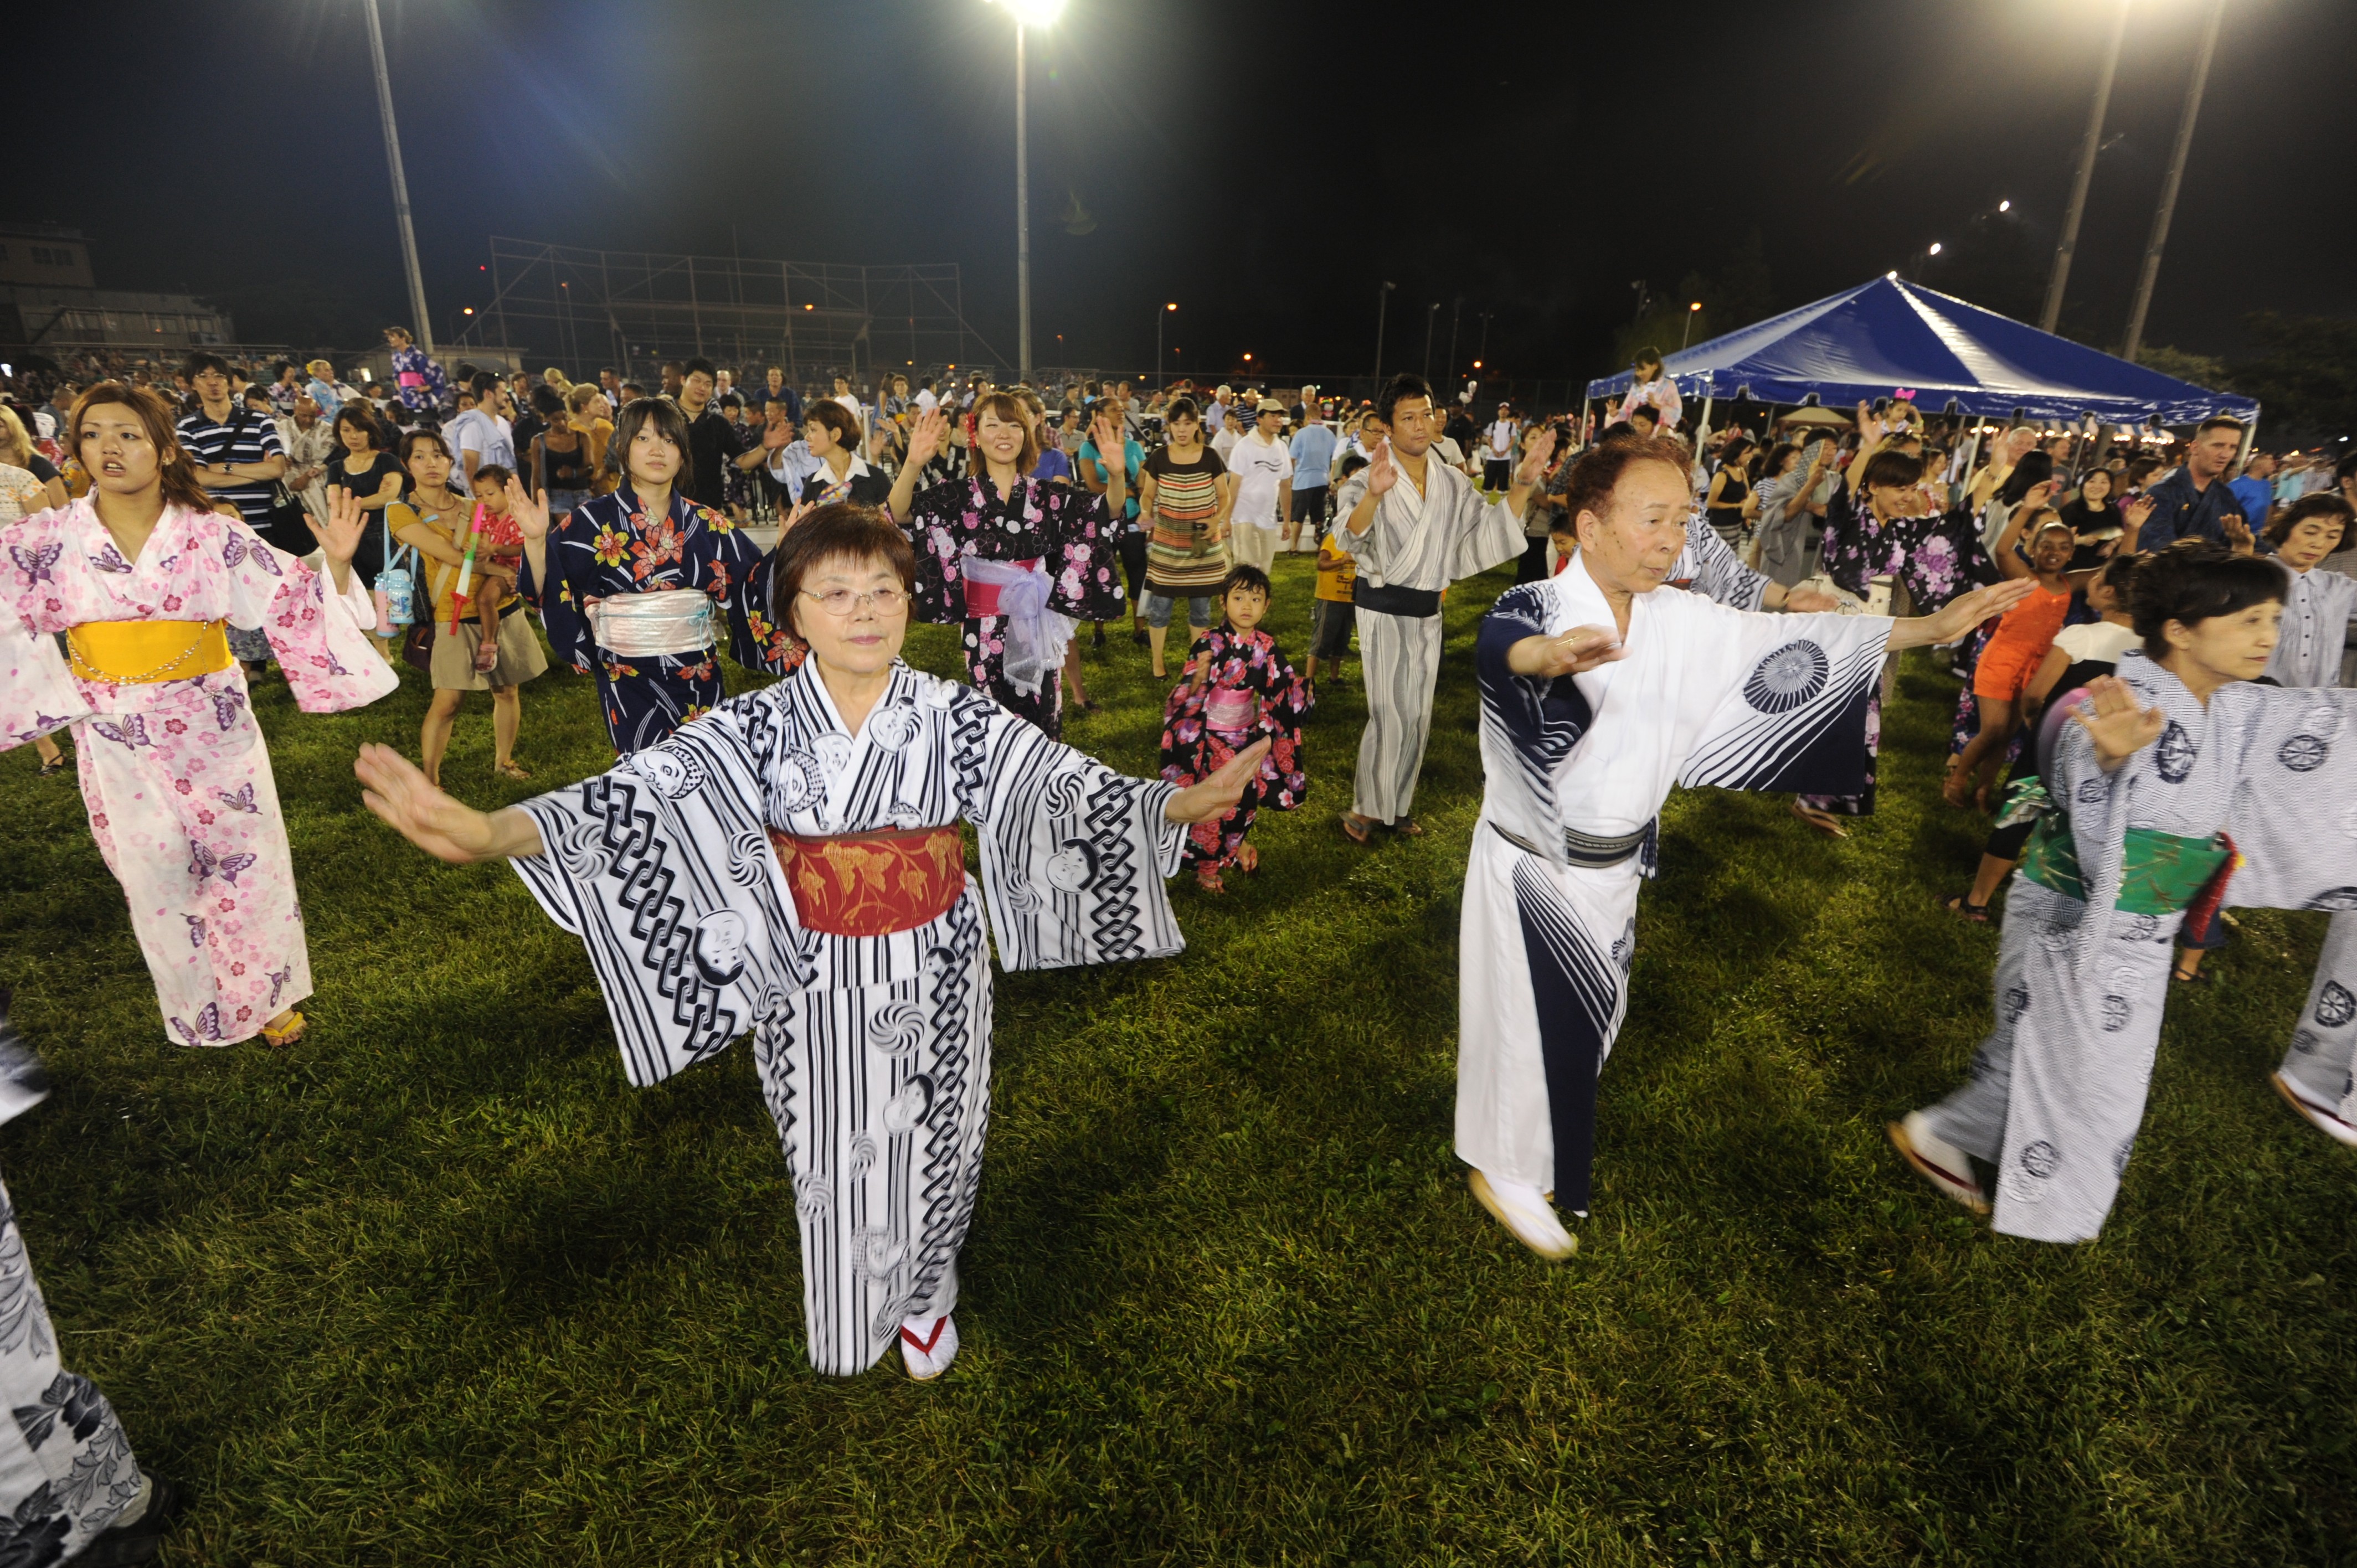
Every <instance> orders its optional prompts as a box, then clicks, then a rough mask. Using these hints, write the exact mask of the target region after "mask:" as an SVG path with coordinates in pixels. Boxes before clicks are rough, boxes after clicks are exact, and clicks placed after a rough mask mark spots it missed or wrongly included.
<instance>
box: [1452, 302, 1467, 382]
mask: <svg viewBox="0 0 2357 1568" xmlns="http://www.w3.org/2000/svg"><path fill="white" fill-rule="evenodd" d="M1464 315H1465V296H1464V295H1461V294H1460V295H1458V296H1457V303H1456V304H1454V305H1452V306H1449V307H1448V384H1449V385H1450V386H1452V387H1453V386H1455V385H1456V384H1457V323H1458V320H1459V319H1461V318H1462V317H1464ZM1450 395H1451V396H1454V395H1455V394H1454V393H1451V394H1450Z"/></svg>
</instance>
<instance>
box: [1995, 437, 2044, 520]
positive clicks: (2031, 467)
mask: <svg viewBox="0 0 2357 1568" xmlns="http://www.w3.org/2000/svg"><path fill="white" fill-rule="evenodd" d="M2053 477H2054V459H2053V458H2052V457H2050V456H2048V455H2047V454H2046V453H2044V452H2041V451H2039V450H2038V449H2036V448H2035V447H2033V448H2031V449H2030V450H2029V451H2028V452H2025V453H2023V454H2022V456H2021V461H2020V462H2018V463H2016V464H2015V465H2014V466H2013V472H2012V473H2010V474H2007V476H2006V477H2005V483H2004V484H2002V485H1999V486H1998V487H1997V491H1996V499H1998V500H2000V501H2003V502H2004V503H2005V504H2006V505H2007V506H2009V507H2015V506H2019V505H2020V504H2021V501H2022V498H2023V497H2025V496H2027V495H2028V494H2029V491H2030V489H2031V487H2033V486H2036V485H2042V484H2044V483H2045V482H2046V481H2047V480H2049V479H2050V478H2053Z"/></svg>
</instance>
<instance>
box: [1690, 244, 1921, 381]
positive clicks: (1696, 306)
mask: <svg viewBox="0 0 2357 1568" xmlns="http://www.w3.org/2000/svg"><path fill="white" fill-rule="evenodd" d="M1932 249H1933V250H1938V249H1939V247H1938V246H1936V245H1934V246H1933V247H1932ZM1701 313H1702V301H1701V300H1698V299H1697V300H1695V302H1694V303H1693V304H1692V305H1689V306H1686V329H1685V330H1684V331H1683V332H1681V333H1679V334H1678V352H1679V353H1681V354H1683V353H1684V352H1685V351H1686V344H1687V343H1688V342H1689V341H1690V340H1691V339H1692V338H1694V324H1695V317H1696V316H1698V315H1700V314H1701Z"/></svg>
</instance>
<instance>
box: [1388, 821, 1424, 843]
mask: <svg viewBox="0 0 2357 1568" xmlns="http://www.w3.org/2000/svg"><path fill="white" fill-rule="evenodd" d="M1392 832H1395V833H1397V834H1399V836H1400V837H1402V838H1404V839H1420V838H1422V837H1423V836H1424V824H1423V823H1422V822H1417V821H1416V820H1415V818H1414V817H1402V818H1401V819H1400V820H1399V821H1398V822H1394V823H1393V824H1392Z"/></svg>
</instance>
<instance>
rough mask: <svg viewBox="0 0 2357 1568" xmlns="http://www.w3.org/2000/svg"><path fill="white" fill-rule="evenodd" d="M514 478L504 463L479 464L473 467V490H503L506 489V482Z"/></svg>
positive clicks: (512, 472) (513, 474) (511, 471)
mask: <svg viewBox="0 0 2357 1568" xmlns="http://www.w3.org/2000/svg"><path fill="white" fill-rule="evenodd" d="M512 478H515V473H514V471H513V470H512V469H511V468H510V467H508V466H507V465H506V464H505V463H479V464H477V465H476V466H475V489H477V490H478V491H480V490H481V489H483V488H484V487H485V486H489V487H490V488H491V489H501V490H503V489H507V485H508V481H509V480H510V479H512Z"/></svg>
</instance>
